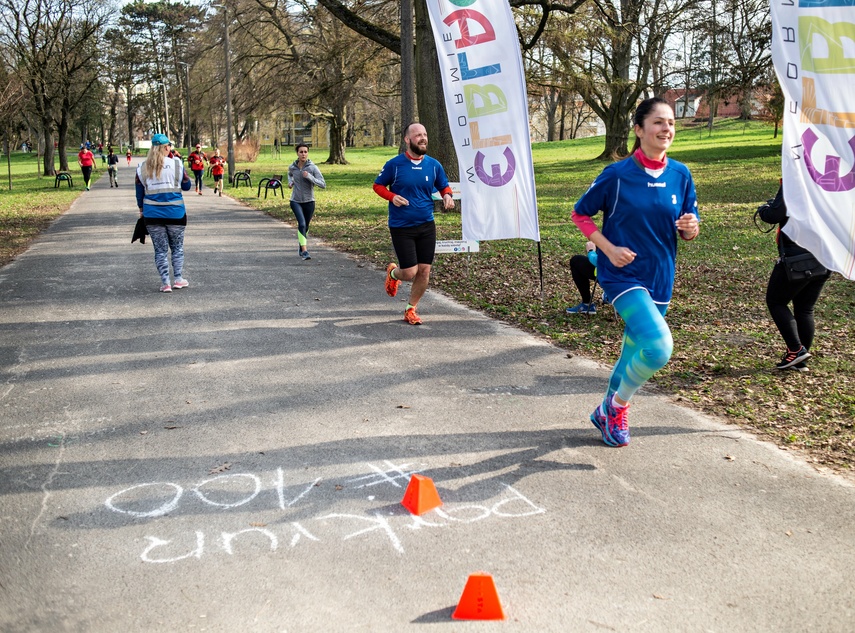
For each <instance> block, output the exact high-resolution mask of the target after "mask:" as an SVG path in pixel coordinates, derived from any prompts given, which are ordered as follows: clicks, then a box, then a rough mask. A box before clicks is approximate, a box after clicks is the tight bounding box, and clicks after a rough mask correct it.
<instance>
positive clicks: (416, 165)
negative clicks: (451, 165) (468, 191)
mask: <svg viewBox="0 0 855 633" xmlns="http://www.w3.org/2000/svg"><path fill="white" fill-rule="evenodd" d="M374 183H375V184H378V185H381V186H383V187H388V188H389V190H390V191H391V192H392V193H394V194H397V195H399V196H403V197H404V198H406V199H407V200H408V201H409V202H410V204H409V205H408V206H405V207H396V206H395V205H394V204H392V203H391V202H389V226H390V227H392V228H406V227H409V226H419V225H420V224H424V223H425V222H432V221H433V198H431V194H432V193H433V192H434V191H442V190H443V189H445V188H446V187H448V178H447V177H446V175H445V170H444V169H443V168H442V165H440V164H439V161H438V160H436V159H435V158H431V157H430V156H423V157H422V159H421V160H420V161H413V160H412V159H411V158H410V157H409V156H407V154H406V153H403V154H398V155H397V156H395V158H393V159H391V160H389V161H387V162H386V164H385V165H383V169H382V170H380V174H379V175H378V176H377V179H376V180H375V181H374Z"/></svg>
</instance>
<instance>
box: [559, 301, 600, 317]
mask: <svg viewBox="0 0 855 633" xmlns="http://www.w3.org/2000/svg"><path fill="white" fill-rule="evenodd" d="M565 312H566V313H567V314H596V313H597V306H596V305H594V304H593V303H580V304H579V305H577V306H573V307H572V308H567V309H566V310H565Z"/></svg>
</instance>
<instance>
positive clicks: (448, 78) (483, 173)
mask: <svg viewBox="0 0 855 633" xmlns="http://www.w3.org/2000/svg"><path fill="white" fill-rule="evenodd" d="M427 4H428V10H429V12H430V19H431V26H432V27H433V35H434V39H435V40H436V49H437V55H438V56H439V66H440V72H441V73H442V87H443V90H444V94H445V107H446V109H447V111H448V122H449V125H450V126H451V134H452V137H453V139H454V145H455V149H456V151H457V159H458V161H459V163H460V196H461V200H460V203H461V208H462V223H463V239H465V240H501V239H508V238H518V237H521V238H526V239H530V240H535V241H538V242H539V241H540V228H539V226H538V220H537V196H536V193H535V188H534V167H533V164H532V157H531V139H530V136H529V119H528V101H527V97H526V85H525V75H524V73H523V67H522V57H521V56H520V50H519V45H518V44H517V32H516V27H515V25H514V18H513V15H512V14H511V8H510V6H509V5H508V3H507V2H505V1H502V2H495V0H492V1H490V0H428V3H427Z"/></svg>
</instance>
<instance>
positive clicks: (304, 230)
mask: <svg viewBox="0 0 855 633" xmlns="http://www.w3.org/2000/svg"><path fill="white" fill-rule="evenodd" d="M290 205H291V211H293V212H294V217H295V218H296V219H297V230H298V231H299V232H300V235H302V236H303V237H304V238H305V237H306V236H307V235H308V234H309V225H310V224H311V223H312V218H313V217H315V201H314V200H312V201H310V202H295V201H294V200H291V202H290Z"/></svg>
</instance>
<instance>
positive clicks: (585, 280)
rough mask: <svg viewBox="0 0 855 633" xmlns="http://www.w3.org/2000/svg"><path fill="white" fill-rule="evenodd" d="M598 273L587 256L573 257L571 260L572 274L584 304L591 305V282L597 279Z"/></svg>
mask: <svg viewBox="0 0 855 633" xmlns="http://www.w3.org/2000/svg"><path fill="white" fill-rule="evenodd" d="M596 272H597V269H596V268H594V265H593V264H592V263H591V262H590V261H589V260H588V257H587V256H586V255H573V257H571V258H570V274H571V275H573V283H574V284H576V288H577V289H578V290H579V294H580V295H581V296H582V303H591V282H592V281H594V280H595V279H596V278H597V276H596Z"/></svg>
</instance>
